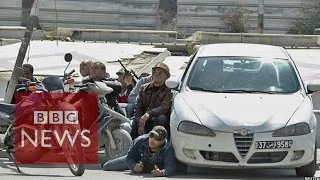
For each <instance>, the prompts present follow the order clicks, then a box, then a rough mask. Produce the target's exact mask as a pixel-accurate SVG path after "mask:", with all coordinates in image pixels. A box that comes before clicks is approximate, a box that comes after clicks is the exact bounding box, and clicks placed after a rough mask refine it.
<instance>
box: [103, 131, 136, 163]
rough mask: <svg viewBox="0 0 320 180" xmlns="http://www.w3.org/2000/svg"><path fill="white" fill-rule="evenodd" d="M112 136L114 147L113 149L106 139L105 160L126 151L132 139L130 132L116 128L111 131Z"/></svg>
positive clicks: (122, 154) (124, 153)
mask: <svg viewBox="0 0 320 180" xmlns="http://www.w3.org/2000/svg"><path fill="white" fill-rule="evenodd" d="M112 136H113V139H114V141H115V144H116V149H115V150H113V149H112V148H111V145H110V141H109V140H107V141H106V146H105V156H106V160H112V159H115V158H118V157H121V156H124V155H126V154H127V153H128V151H129V149H130V147H131V145H132V139H131V136H130V134H129V133H128V132H127V131H125V130H123V129H116V130H114V131H112Z"/></svg>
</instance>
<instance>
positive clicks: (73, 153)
mask: <svg viewBox="0 0 320 180" xmlns="http://www.w3.org/2000/svg"><path fill="white" fill-rule="evenodd" d="M78 143H80V142H78ZM74 147H76V148H75V149H73V148H71V146H62V150H63V152H64V155H65V157H66V158H67V163H68V167H69V169H70V171H71V173H72V174H73V175H75V176H82V175H83V174H84V171H85V167H84V163H85V161H84V152H83V149H82V147H81V145H80V144H77V145H75V146H74ZM77 161H78V162H77Z"/></svg>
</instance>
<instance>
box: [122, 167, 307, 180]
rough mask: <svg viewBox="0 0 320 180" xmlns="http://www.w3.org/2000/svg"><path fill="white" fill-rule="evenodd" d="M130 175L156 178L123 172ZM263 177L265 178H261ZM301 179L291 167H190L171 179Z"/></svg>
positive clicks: (149, 175) (150, 175) (149, 176)
mask: <svg viewBox="0 0 320 180" xmlns="http://www.w3.org/2000/svg"><path fill="white" fill-rule="evenodd" d="M123 173H124V174H126V175H130V176H139V177H141V178H154V177H153V175H152V174H151V173H150V174H148V173H145V174H135V173H131V172H129V171H128V172H123ZM261 177H263V178H261ZM175 178H179V179H182V178H183V179H255V180H256V179H259V180H262V179H272V180H275V179H281V180H282V179H290V180H291V179H292V180H294V179H297V180H298V179H299V180H301V179H302V178H301V177H297V176H296V175H295V172H294V170H291V169H212V168H196V167H189V169H188V173H187V174H182V173H177V174H176V175H174V176H171V177H170V179H175Z"/></svg>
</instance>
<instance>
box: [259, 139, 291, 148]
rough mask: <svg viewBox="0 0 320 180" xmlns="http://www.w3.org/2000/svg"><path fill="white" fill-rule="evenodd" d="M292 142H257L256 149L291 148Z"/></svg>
mask: <svg viewBox="0 0 320 180" xmlns="http://www.w3.org/2000/svg"><path fill="white" fill-rule="evenodd" d="M291 146H292V140H281V141H257V142H256V149H282V148H291Z"/></svg>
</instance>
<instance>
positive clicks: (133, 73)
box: [118, 59, 140, 84]
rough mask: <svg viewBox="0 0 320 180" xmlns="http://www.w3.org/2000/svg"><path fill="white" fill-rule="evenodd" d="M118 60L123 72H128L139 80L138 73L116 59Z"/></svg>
mask: <svg viewBox="0 0 320 180" xmlns="http://www.w3.org/2000/svg"><path fill="white" fill-rule="evenodd" d="M118 62H119V63H120V65H121V66H122V68H123V70H124V72H125V73H126V74H130V75H133V76H134V77H135V78H136V79H137V80H140V78H139V77H138V75H137V74H136V73H135V72H134V71H133V70H132V69H131V70H130V71H129V70H128V69H127V68H126V67H125V66H124V65H123V64H122V62H121V61H120V60H119V59H118ZM133 82H134V83H135V84H136V83H137V82H136V80H135V79H134V78H133Z"/></svg>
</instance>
